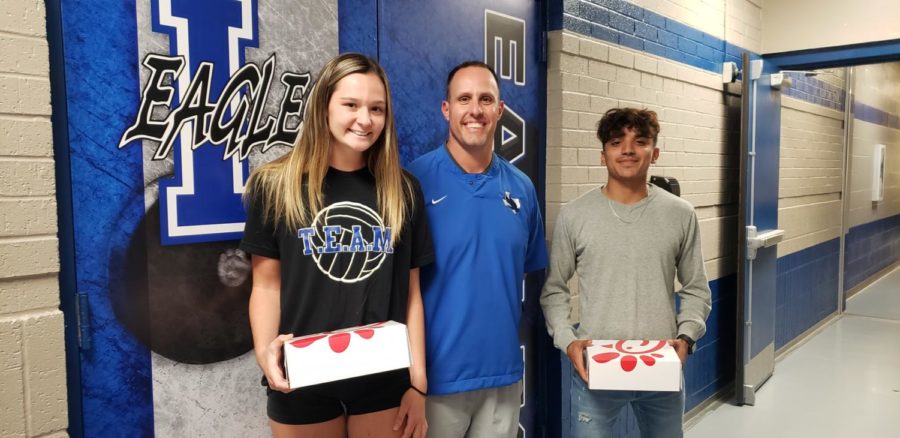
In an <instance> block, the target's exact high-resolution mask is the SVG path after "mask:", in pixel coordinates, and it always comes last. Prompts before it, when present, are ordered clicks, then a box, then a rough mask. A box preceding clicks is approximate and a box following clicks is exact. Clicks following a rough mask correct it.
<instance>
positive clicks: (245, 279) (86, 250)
mask: <svg viewBox="0 0 900 438" xmlns="http://www.w3.org/2000/svg"><path fill="white" fill-rule="evenodd" d="M48 3H49V4H52V7H50V8H48V10H49V11H52V15H51V18H53V23H51V26H54V25H55V27H54V29H55V31H56V32H55V33H54V35H55V38H54V39H53V40H52V41H51V44H52V45H53V47H54V48H55V49H56V50H57V51H58V53H59V57H60V58H61V59H56V58H54V59H53V60H52V62H53V71H54V76H53V81H54V90H55V94H56V95H55V96H54V109H53V111H54V114H55V115H57V116H60V115H62V116H63V118H62V119H59V118H57V119H55V120H56V121H58V120H63V123H54V128H55V129H57V130H59V131H62V133H57V134H56V138H57V139H61V141H57V142H56V144H55V148H56V149H55V152H56V155H57V156H58V157H62V158H61V159H60V160H59V162H58V163H59V166H61V167H62V169H60V172H61V175H65V176H64V177H63V178H60V179H59V184H60V185H59V190H58V192H59V196H60V199H64V200H66V202H61V215H60V217H61V222H64V223H62V224H61V225H62V226H61V229H63V230H71V231H70V232H67V233H66V234H67V235H65V236H62V238H61V240H60V242H61V252H62V253H63V254H64V257H63V258H62V260H63V266H62V267H61V270H62V271H63V276H62V278H63V279H64V283H63V284H62V287H61V289H62V291H61V294H62V295H63V299H62V301H63V303H77V306H75V305H70V306H68V307H67V308H65V309H64V312H66V321H67V349H68V351H67V353H68V355H69V357H70V358H71V360H70V367H71V368H70V369H72V370H74V371H75V372H74V373H71V374H70V376H71V377H70V380H69V382H68V383H69V387H70V388H73V391H70V395H69V397H70V407H71V409H70V418H71V419H72V426H73V427H71V428H70V429H69V433H70V435H72V436H75V437H77V436H91V437H94V436H98V437H101V436H153V435H154V434H156V435H161V436H190V435H196V434H198V433H200V432H199V431H204V432H206V433H209V434H216V433H220V432H223V433H224V432H227V433H229V434H232V435H236V436H258V435H260V434H262V433H268V426H267V425H266V422H265V416H264V406H265V397H264V389H263V388H262V387H261V386H259V378H260V372H259V370H258V368H257V367H256V364H255V359H254V357H253V355H252V353H251V354H248V352H249V351H250V350H251V349H252V341H251V337H250V328H249V321H248V316H247V301H248V297H249V293H250V280H249V266H248V265H246V258H245V257H243V256H242V255H241V254H240V253H238V252H236V249H237V245H238V240H237V239H239V238H240V234H241V231H242V230H243V221H244V218H243V215H244V213H243V206H242V204H241V194H242V192H243V188H244V181H245V179H246V177H247V174H248V172H249V170H250V169H251V168H253V167H254V166H256V165H259V164H261V163H263V162H265V161H268V160H271V159H273V158H275V157H276V156H278V155H280V154H283V153H284V152H285V151H287V150H289V146H290V145H291V144H292V143H293V140H294V138H295V137H296V134H297V132H299V123H300V122H299V118H300V115H301V114H300V113H301V108H302V101H303V99H305V98H306V95H307V92H306V91H307V90H308V88H309V85H311V80H312V78H311V75H310V72H316V71H318V70H319V68H320V67H321V66H322V64H324V62H325V61H326V60H327V59H328V58H329V57H331V56H332V55H333V54H334V53H336V52H337V23H336V20H334V17H333V13H334V9H335V4H336V0H332V1H323V2H315V3H310V4H306V3H303V2H300V3H298V2H293V1H287V0H140V1H136V2H121V1H115V0H98V1H93V2H80V1H75V0H57V1H53V2H48ZM57 21H58V22H57ZM285 23H288V24H289V25H290V26H291V27H290V31H289V32H288V31H285ZM270 148H271V149H270ZM269 149H270V150H269ZM266 150H268V152H266ZM69 199H70V200H71V204H69V202H67V201H68V200H69ZM67 254H68V255H71V257H68V256H66V255H67ZM76 310H77V312H76ZM76 314H77V318H76V317H74V315H76ZM76 323H77V324H76ZM76 327H77V330H76ZM73 363H74V364H75V365H72V364H73ZM79 371H80V374H79ZM248 388H252V389H255V390H256V391H248Z"/></svg>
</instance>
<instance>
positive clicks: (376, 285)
mask: <svg viewBox="0 0 900 438" xmlns="http://www.w3.org/2000/svg"><path fill="white" fill-rule="evenodd" d="M390 96H391V95H390V88H389V87H388V82H387V78H386V77H385V74H384V71H383V70H382V69H381V67H380V66H379V65H378V64H377V63H376V62H375V61H374V60H372V59H370V58H367V57H365V56H363V55H359V54H344V55H340V56H338V57H336V58H334V59H332V60H331V61H329V62H328V63H327V64H326V65H325V67H323V68H322V71H321V72H320V74H319V79H318V82H317V83H316V85H315V86H314V87H313V89H312V91H311V93H310V96H309V100H308V102H307V107H306V112H305V114H304V123H303V130H302V132H301V134H300V137H299V138H298V140H297V142H296V144H295V145H294V148H293V150H292V151H291V152H290V153H289V154H287V155H285V156H283V157H281V158H279V159H277V160H275V161H273V162H271V163H268V164H266V165H264V166H261V167H260V168H259V169H257V170H256V171H254V172H253V174H252V175H251V176H250V179H249V180H248V182H247V188H248V189H247V195H246V198H247V209H248V214H247V225H246V229H245V231H244V239H243V241H242V242H241V249H243V250H244V251H246V252H248V253H250V254H251V255H252V264H253V292H252V294H251V296H250V325H251V328H252V330H253V344H254V350H255V352H256V359H257V362H258V363H259V366H260V368H261V369H262V371H263V373H264V374H265V383H267V384H268V387H269V388H268V390H267V393H268V404H267V412H268V416H269V419H270V424H271V427H272V432H273V434H274V436H276V437H288V436H290V437H344V436H349V437H351V438H353V437H361V436H373V437H394V436H397V437H417V438H420V437H424V436H425V433H426V430H427V423H426V421H425V393H426V392H427V390H428V387H427V381H426V377H425V346H424V343H425V341H424V319H423V310H422V296H421V291H420V289H419V267H420V266H423V265H426V264H429V263H431V261H432V260H433V258H434V256H433V252H432V247H431V238H430V235H429V231H428V224H427V222H426V219H425V216H424V214H423V213H424V212H423V200H422V193H421V190H420V189H419V185H418V182H417V181H416V180H415V178H414V177H412V176H411V175H409V174H407V173H405V172H403V171H402V170H401V168H400V160H399V156H398V148H397V135H396V130H395V128H394V119H393V114H392V111H391V97H390ZM386 320H395V321H398V322H403V323H406V324H407V326H408V328H409V335H410V345H411V348H412V356H413V366H412V367H410V369H409V370H406V369H402V370H397V371H392V372H386V373H380V374H374V375H370V376H364V377H359V378H354V379H348V380H341V381H337V382H330V383H325V384H320V385H315V386H310V387H303V388H300V389H297V390H294V391H291V390H290V388H289V386H288V382H287V380H286V379H285V375H284V371H283V368H282V365H281V363H282V357H281V356H282V346H283V344H284V342H285V341H286V340H288V339H290V338H291V337H293V336H301V335H306V334H311V333H318V332H323V331H329V330H336V329H340V328H345V327H352V326H357V325H362V324H368V323H375V322H380V321H386Z"/></svg>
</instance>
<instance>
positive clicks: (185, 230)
mask: <svg viewBox="0 0 900 438" xmlns="http://www.w3.org/2000/svg"><path fill="white" fill-rule="evenodd" d="M151 7H152V14H153V30H154V31H155V32H159V33H165V34H168V35H169V51H170V54H171V55H177V56H179V57H182V58H183V59H184V61H185V65H184V67H183V68H181V69H180V71H179V72H178V73H177V74H176V75H175V77H174V81H173V84H172V86H173V88H174V96H173V99H174V100H173V102H172V108H178V110H176V111H173V118H175V119H176V123H172V124H170V127H169V128H168V129H173V126H174V129H179V132H178V133H177V134H176V135H175V141H174V143H173V150H174V165H175V169H174V174H175V175H174V177H173V178H171V179H164V180H161V181H160V186H159V199H160V209H161V211H160V213H161V216H162V217H161V218H162V220H161V227H162V230H161V235H162V243H163V244H180V243H193V242H209V241H218V240H233V239H237V238H239V237H240V233H241V232H242V231H243V228H244V220H245V216H244V210H243V206H242V204H241V194H242V193H243V191H244V180H245V178H246V176H247V174H248V165H247V162H246V161H244V162H241V161H240V160H239V158H240V157H238V156H232V157H231V158H228V159H226V160H223V159H222V152H221V150H219V148H215V147H209V146H211V145H204V144H201V145H195V144H194V143H193V139H194V138H202V137H204V136H205V135H204V134H205V133H204V132H202V131H203V130H204V129H207V128H205V125H206V123H204V122H206V120H205V119H206V117H207V115H206V110H208V105H209V101H210V100H212V101H215V100H218V99H219V97H220V96H219V94H220V93H221V92H222V89H223V88H224V87H225V85H226V84H227V83H228V81H229V77H230V76H231V74H233V73H234V72H236V71H238V69H240V67H241V66H242V65H243V64H244V61H245V58H244V49H245V48H246V47H256V46H257V45H258V35H257V0H238V1H229V2H222V1H217V0H152V2H151ZM201 74H202V75H204V77H206V78H208V80H207V81H208V83H203V82H204V81H195V82H197V83H198V84H199V86H197V87H194V86H191V79H192V78H193V77H194V76H195V75H201ZM239 101H241V99H234V100H233V101H232V103H231V107H230V109H229V110H228V111H226V112H225V114H218V115H219V116H220V118H221V119H225V120H209V124H210V125H212V126H216V125H222V124H227V123H228V122H229V119H234V118H237V117H241V118H243V117H242V116H244V115H245V113H246V111H247V109H246V108H244V107H242V106H241V105H240V104H239ZM244 106H246V105H244ZM182 111H183V112H182ZM176 113H177V114H176ZM216 113H218V111H217V112H216ZM176 116H178V117H176ZM213 118H215V117H213ZM179 119H180V120H181V121H183V122H184V123H177V122H178V121H179ZM191 146H193V147H191Z"/></svg>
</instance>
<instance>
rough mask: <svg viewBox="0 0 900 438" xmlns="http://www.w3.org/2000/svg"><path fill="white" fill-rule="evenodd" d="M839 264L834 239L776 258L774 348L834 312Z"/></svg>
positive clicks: (836, 239) (779, 346)
mask: <svg viewBox="0 0 900 438" xmlns="http://www.w3.org/2000/svg"><path fill="white" fill-rule="evenodd" d="M839 264H840V239H838V238H835V239H832V240H829V241H827V242H823V243H820V244H818V245H813V246H811V247H809V248H806V249H804V250H801V251H798V252H795V253H793V254H789V255H786V256H784V257H781V258H779V259H778V262H777V268H776V271H777V274H776V275H777V277H776V278H777V280H776V281H777V289H776V299H775V348H776V349H778V348H781V347H782V346H784V345H785V344H787V343H789V342H791V341H792V340H794V339H795V338H797V337H798V336H800V335H801V334H803V332H805V331H806V330H808V329H809V328H811V327H812V326H814V325H816V323H818V322H819V321H821V320H823V319H824V318H825V317H827V316H828V315H830V314H832V313H834V312H836V311H837V303H838V301H837V299H838V276H837V273H838V266H839Z"/></svg>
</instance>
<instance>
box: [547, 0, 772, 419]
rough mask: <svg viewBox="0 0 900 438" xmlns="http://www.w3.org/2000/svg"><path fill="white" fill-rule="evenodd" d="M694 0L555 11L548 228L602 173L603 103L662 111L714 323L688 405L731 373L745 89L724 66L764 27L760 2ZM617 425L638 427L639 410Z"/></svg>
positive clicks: (663, 171) (668, 164)
mask: <svg viewBox="0 0 900 438" xmlns="http://www.w3.org/2000/svg"><path fill="white" fill-rule="evenodd" d="M693 3H697V2H649V1H636V2H634V3H628V2H622V1H586V0H565V1H563V2H562V3H561V5H560V8H559V9H560V10H559V11H557V12H558V14H554V13H553V12H551V29H552V31H551V32H550V41H549V46H548V48H549V49H548V74H547V77H548V80H547V81H548V84H547V88H548V90H547V93H548V95H547V103H548V107H547V117H548V120H547V186H546V196H547V229H548V232H549V230H552V228H553V227H554V225H555V221H556V216H557V215H558V213H559V209H560V207H561V206H562V205H563V204H565V203H566V202H568V201H571V200H572V199H574V198H575V197H577V196H579V195H580V194H582V193H584V192H586V191H588V190H591V189H593V188H596V187H597V186H598V185H600V184H602V183H603V182H605V181H606V176H607V175H606V169H605V168H603V167H601V166H600V144H599V140H597V138H596V136H595V131H596V124H597V122H598V121H599V119H600V117H601V116H602V114H603V112H605V111H606V110H607V109H609V108H612V107H616V106H632V107H640V108H648V109H652V110H654V111H656V112H657V113H658V115H659V117H660V124H661V132H660V137H659V141H658V146H659V147H660V149H661V154H660V158H659V160H658V161H657V164H656V165H655V166H654V167H651V174H654V175H666V176H672V177H675V178H677V179H678V180H679V182H680V185H681V196H682V197H683V198H684V199H686V200H688V201H689V202H690V203H691V204H693V205H694V207H695V208H696V212H697V215H698V218H699V220H700V228H701V233H702V240H703V253H704V259H705V266H706V270H707V273H708V274H709V279H710V287H711V289H712V291H713V311H712V314H711V315H710V318H709V321H708V332H707V335H706V336H705V337H704V338H703V339H701V340H700V342H699V343H698V349H697V351H696V353H695V354H694V355H693V356H692V358H691V360H690V361H689V362H688V364H687V368H686V371H685V380H686V386H687V408H688V409H692V408H695V407H698V406H699V405H700V404H701V403H703V402H704V401H705V400H707V399H709V398H710V397H712V396H714V395H716V394H717V393H718V392H720V391H723V390H725V389H726V388H727V386H728V385H730V382H731V381H732V380H733V373H734V352H735V350H734V348H735V347H734V328H735V323H734V316H735V276H734V270H735V266H736V258H735V257H736V253H735V249H734V245H733V242H734V241H735V240H736V234H737V220H736V214H737V199H738V191H737V189H738V186H737V176H738V173H739V172H738V164H739V162H738V151H739V138H738V133H739V126H740V117H739V114H740V96H738V95H736V94H734V91H736V90H739V89H738V88H734V87H730V88H729V90H730V91H729V92H725V88H724V87H723V84H722V81H721V75H720V71H721V70H720V69H721V63H722V61H725V60H729V61H737V60H738V59H739V58H738V57H739V56H740V52H741V51H742V50H749V51H751V52H753V53H758V52H759V41H760V28H761V25H760V8H761V5H760V4H758V2H731V1H729V2H724V1H711V2H703V5H699V4H696V5H695V4H693ZM726 3H727V7H726ZM701 6H702V7H701ZM554 19H555V22H554ZM554 26H555V27H554ZM573 313H574V315H575V318H576V319H577V317H578V314H579V309H578V308H577V304H576V306H575V308H574V309H573ZM563 362H565V360H563ZM566 366H568V365H567V364H565V365H564V367H566ZM564 370H565V368H564ZM564 374H565V371H564ZM566 383H567V382H565V381H564V382H563V385H564V387H565V385H566ZM563 394H566V391H565V389H564V391H563ZM562 402H563V405H564V408H563V411H564V412H565V411H566V408H565V405H566V403H567V400H566V398H565V397H563V400H562ZM563 415H565V414H563ZM564 421H566V420H565V419H564ZM618 430H619V433H624V434H629V433H633V431H634V423H633V420H631V419H628V418H627V417H626V421H623V422H621V423H620V425H619V426H618Z"/></svg>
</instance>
